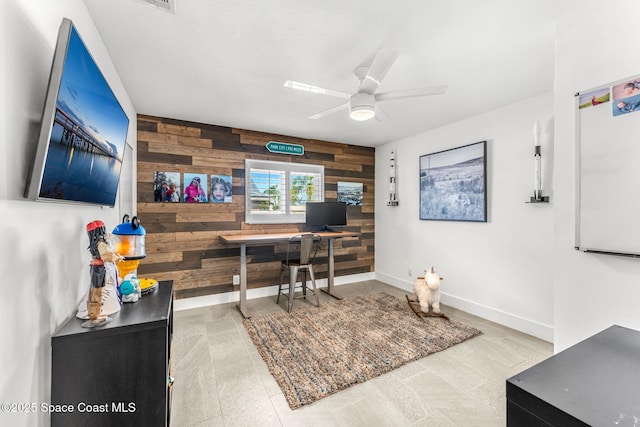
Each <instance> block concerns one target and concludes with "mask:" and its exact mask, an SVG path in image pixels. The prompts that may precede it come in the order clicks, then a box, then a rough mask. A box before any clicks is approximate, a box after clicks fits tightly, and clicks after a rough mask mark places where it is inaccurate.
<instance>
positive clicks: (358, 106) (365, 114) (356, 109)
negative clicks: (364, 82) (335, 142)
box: [349, 92, 376, 121]
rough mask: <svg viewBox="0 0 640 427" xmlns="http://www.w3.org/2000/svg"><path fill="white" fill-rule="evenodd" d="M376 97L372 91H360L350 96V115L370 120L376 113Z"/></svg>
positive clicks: (358, 118)
mask: <svg viewBox="0 0 640 427" xmlns="http://www.w3.org/2000/svg"><path fill="white" fill-rule="evenodd" d="M374 105H375V98H374V96H373V95H372V94H370V93H365V92H358V93H356V94H354V95H352V96H351V97H350V98H349V116H350V117H351V118H352V119H354V120H360V121H364V120H369V119H371V118H373V116H375V115H376V110H375V107H374Z"/></svg>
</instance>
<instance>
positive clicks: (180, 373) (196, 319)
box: [171, 281, 553, 427]
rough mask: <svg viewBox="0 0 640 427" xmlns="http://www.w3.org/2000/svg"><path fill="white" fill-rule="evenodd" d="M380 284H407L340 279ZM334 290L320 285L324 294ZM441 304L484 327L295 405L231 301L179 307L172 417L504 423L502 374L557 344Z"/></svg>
mask: <svg viewBox="0 0 640 427" xmlns="http://www.w3.org/2000/svg"><path fill="white" fill-rule="evenodd" d="M380 291H384V292H387V293H390V294H392V295H396V296H398V297H399V298H402V299H404V298H405V297H404V295H405V294H406V292H405V291H403V290H401V289H398V288H395V287H392V286H389V285H386V284H384V283H382V282H378V281H366V282H359V283H353V284H348V285H342V286H338V287H336V288H335V292H336V293H337V294H339V295H341V296H343V297H349V296H357V295H361V294H362V293H372V292H380ZM330 298H331V297H329V296H328V295H326V294H324V293H322V295H321V302H322V301H328V300H329V299H330ZM294 304H295V305H297V306H300V305H301V304H306V302H305V301H304V300H300V299H297V300H295V303H294ZM248 307H249V308H250V310H251V311H252V313H253V315H254V316H256V315H260V314H264V313H268V312H272V311H279V310H283V309H286V298H280V305H279V306H278V305H276V304H275V296H274V297H267V298H260V299H253V300H249V301H248ZM443 312H445V313H446V314H447V315H449V317H452V318H455V319H457V320H460V321H462V322H465V323H467V324H469V325H472V326H475V327H476V328H478V329H480V330H481V331H482V332H483V334H482V335H480V336H478V337H475V338H472V339H470V340H468V341H465V342H463V343H461V344H458V345H456V346H453V347H450V348H448V349H447V350H444V351H442V352H440V353H436V354H432V355H430V356H427V357H425V358H423V359H420V360H418V361H415V362H411V363H409V364H407V365H405V366H403V367H401V368H399V369H396V370H395V371H392V372H390V373H387V374H385V375H382V376H380V377H377V378H374V379H372V380H369V381H367V382H365V383H363V384H358V385H356V386H353V387H351V388H349V389H347V390H344V391H341V392H339V393H336V394H334V395H332V396H329V397H327V398H325V399H322V400H319V401H317V402H315V403H314V404H312V405H308V406H303V407H302V408H299V409H296V410H295V411H292V410H291V409H289V406H288V405H287V403H286V400H285V398H284V396H283V395H282V392H281V391H280V388H279V387H278V385H277V383H276V382H275V380H274V379H273V377H272V376H271V374H269V371H268V370H267V367H266V365H265V364H264V362H263V361H262V359H261V358H260V355H259V354H258V352H257V351H256V349H255V347H254V346H253V343H252V342H251V341H250V339H249V336H248V335H247V333H246V331H245V329H244V327H243V325H242V315H241V314H240V312H239V311H238V309H237V308H236V305H235V304H223V305H216V306H210V307H204V308H198V309H193V310H184V311H177V312H175V317H174V319H175V320H174V337H173V343H174V350H173V377H174V378H175V384H174V387H173V398H172V407H171V426H172V427H187V426H229V427H231V426H233V427H238V426H260V427H267V426H323V427H326V426H429V427H438V426H447V427H448V426H465V427H481V426H491V427H494V426H504V425H505V424H506V403H505V380H506V379H507V378H509V377H511V376H513V375H515V374H516V373H518V372H520V371H522V370H524V369H526V368H528V367H530V366H532V365H534V364H536V363H537V362H539V361H541V360H543V359H545V358H547V357H549V356H551V355H552V354H553V345H552V344H550V343H548V342H545V341H542V340H539V339H537V338H533V337H531V336H529V335H526V334H523V333H520V332H517V331H514V330H512V329H509V328H506V327H503V326H500V325H498V324H496V323H492V322H489V321H487V320H484V319H482V318H479V317H476V316H473V315H470V314H468V313H465V312H462V311H459V310H456V309H453V308H450V307H446V306H445V307H443Z"/></svg>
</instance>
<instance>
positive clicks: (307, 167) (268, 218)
mask: <svg viewBox="0 0 640 427" xmlns="http://www.w3.org/2000/svg"><path fill="white" fill-rule="evenodd" d="M244 166H245V195H244V197H245V216H244V217H245V222H246V223H247V224H291V223H294V224H295V223H304V222H305V220H306V216H305V215H304V209H302V214H301V213H293V212H292V209H291V208H292V206H291V200H290V197H289V196H290V190H289V186H290V182H291V174H292V173H301V174H314V175H319V178H320V179H319V183H317V184H315V185H314V191H315V192H317V193H318V194H314V198H313V200H312V201H314V202H323V201H324V166H323V165H313V164H306V163H294V162H275V161H271V160H255V159H245V165H244ZM252 170H273V171H283V172H284V173H285V179H284V182H285V187H286V188H284V189H282V190H281V193H280V200H284V202H281V203H280V204H281V207H282V209H279V210H278V211H256V210H253V211H252V194H251V189H252V185H251V171H252ZM298 211H299V212H300V209H298Z"/></svg>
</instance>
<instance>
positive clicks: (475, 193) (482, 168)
mask: <svg viewBox="0 0 640 427" xmlns="http://www.w3.org/2000/svg"><path fill="white" fill-rule="evenodd" d="M486 158H487V142H486V141H481V142H477V143H475V144H469V145H465V146H463V147H458V148H452V149H450V150H445V151H440V152H437V153H432V154H426V155H424V156H420V219H424V220H444V221H473V222H487V191H486V190H487V162H486Z"/></svg>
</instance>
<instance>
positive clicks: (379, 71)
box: [358, 49, 398, 93]
mask: <svg viewBox="0 0 640 427" xmlns="http://www.w3.org/2000/svg"><path fill="white" fill-rule="evenodd" d="M397 58H398V51H397V50H396V49H381V50H379V51H378V53H377V54H376V56H375V58H373V61H372V62H371V65H370V66H369V69H368V70H367V74H366V75H365V76H364V77H363V78H362V81H361V82H360V87H359V88H358V92H366V93H374V92H375V91H376V89H377V88H378V86H379V85H380V82H382V79H384V77H385V76H386V75H387V72H388V71H389V69H390V68H391V66H392V65H393V63H394V62H396V59H397Z"/></svg>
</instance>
